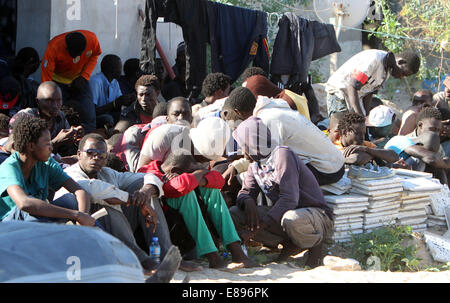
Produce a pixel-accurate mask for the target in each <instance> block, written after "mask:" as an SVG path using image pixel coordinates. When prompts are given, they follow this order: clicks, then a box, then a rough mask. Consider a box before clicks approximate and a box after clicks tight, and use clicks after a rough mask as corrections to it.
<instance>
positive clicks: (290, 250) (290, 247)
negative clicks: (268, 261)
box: [276, 241, 305, 262]
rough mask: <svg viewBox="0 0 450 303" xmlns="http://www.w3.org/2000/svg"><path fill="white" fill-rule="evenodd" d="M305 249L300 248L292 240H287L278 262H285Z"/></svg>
mask: <svg viewBox="0 0 450 303" xmlns="http://www.w3.org/2000/svg"><path fill="white" fill-rule="evenodd" d="M304 250H305V249H303V248H300V247H298V246H296V245H294V243H292V242H291V241H286V242H284V243H283V249H282V250H281V253H280V254H279V255H278V257H277V259H276V262H283V261H286V260H287V259H289V257H290V256H293V255H296V254H299V253H301V252H302V251H304Z"/></svg>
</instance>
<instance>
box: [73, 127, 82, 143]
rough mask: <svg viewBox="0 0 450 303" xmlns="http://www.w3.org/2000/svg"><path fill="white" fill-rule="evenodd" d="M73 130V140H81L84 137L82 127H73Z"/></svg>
mask: <svg viewBox="0 0 450 303" xmlns="http://www.w3.org/2000/svg"><path fill="white" fill-rule="evenodd" d="M74 130H75V132H76V133H75V140H77V141H78V140H81V138H83V137H84V134H85V131H84V128H83V126H81V125H80V126H77V127H74Z"/></svg>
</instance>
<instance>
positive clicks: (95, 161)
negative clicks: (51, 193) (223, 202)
mask: <svg viewBox="0 0 450 303" xmlns="http://www.w3.org/2000/svg"><path fill="white" fill-rule="evenodd" d="M106 157H107V147H106V142H105V140H104V139H103V138H102V137H101V136H99V135H97V134H88V135H86V136H85V137H83V139H82V140H81V141H80V144H79V150H78V158H79V161H78V163H76V164H74V165H72V166H71V167H68V168H66V170H65V172H66V173H67V174H68V175H69V176H71V177H72V178H73V179H74V180H75V181H76V182H78V183H79V184H80V186H81V187H82V188H83V189H85V190H86V191H87V192H88V193H89V194H90V195H91V197H92V201H93V203H92V207H91V211H92V212H95V211H97V210H99V209H101V208H103V207H104V208H105V209H106V210H107V212H108V215H107V216H105V217H102V218H100V219H99V222H100V224H102V225H103V226H104V227H105V229H106V231H108V232H109V233H111V234H112V235H113V236H115V237H117V238H118V239H119V240H121V241H122V242H124V243H125V244H126V245H127V246H128V247H129V248H130V249H131V250H133V252H134V253H135V254H136V256H137V257H138V260H139V261H140V262H141V264H142V266H143V268H144V269H145V270H153V269H155V268H156V267H157V264H155V263H154V261H153V260H152V259H150V258H149V256H148V255H147V253H146V252H144V251H143V250H142V249H141V248H140V247H139V246H138V245H137V243H136V240H135V238H134V235H133V233H134V231H135V230H136V229H137V228H138V226H140V227H141V229H142V231H143V233H144V238H145V241H146V244H147V247H148V246H149V245H150V243H151V241H152V237H155V236H156V237H158V240H159V244H160V246H161V256H160V257H161V260H162V259H164V257H165V255H166V253H167V252H168V250H169V249H170V247H171V246H172V243H171V240H170V234H169V230H168V227H167V222H166V220H165V217H164V213H163V211H162V209H161V205H160V203H159V199H158V198H160V197H161V196H162V195H163V194H164V192H163V189H162V182H161V181H160V180H159V178H157V177H156V176H154V175H153V174H142V173H139V174H136V173H129V172H125V173H119V172H117V171H115V170H113V169H110V168H108V167H105V165H106ZM59 194H63V193H59V192H58V194H57V195H59ZM184 263H186V262H184Z"/></svg>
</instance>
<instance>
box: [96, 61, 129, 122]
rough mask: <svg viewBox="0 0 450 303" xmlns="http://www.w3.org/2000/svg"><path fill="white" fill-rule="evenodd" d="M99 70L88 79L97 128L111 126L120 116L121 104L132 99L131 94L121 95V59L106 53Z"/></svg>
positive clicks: (125, 103)
mask: <svg viewBox="0 0 450 303" xmlns="http://www.w3.org/2000/svg"><path fill="white" fill-rule="evenodd" d="M100 68H101V72H100V73H98V74H95V75H94V76H92V77H91V78H90V79H89V86H90V87H91V92H92V97H93V102H94V104H95V112H96V115H97V128H103V127H104V125H107V126H108V127H113V126H114V125H115V124H116V123H117V122H118V119H119V117H120V110H121V108H122V106H123V105H125V106H128V105H130V104H131V103H132V102H133V101H134V97H133V95H122V91H121V90H120V85H119V82H118V80H119V79H120V75H121V73H122V61H121V60H120V58H119V57H118V56H116V55H106V56H105V57H104V58H103V59H102V62H101V65H100Z"/></svg>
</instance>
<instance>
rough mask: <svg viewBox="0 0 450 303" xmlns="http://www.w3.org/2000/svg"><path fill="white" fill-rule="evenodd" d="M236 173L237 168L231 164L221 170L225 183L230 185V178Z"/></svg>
mask: <svg viewBox="0 0 450 303" xmlns="http://www.w3.org/2000/svg"><path fill="white" fill-rule="evenodd" d="M236 175H237V170H236V168H234V166H233V165H229V166H228V168H227V170H226V171H224V172H223V174H222V177H223V178H224V179H225V180H226V181H227V184H228V185H229V186H231V180H233V178H234V177H235V176H236Z"/></svg>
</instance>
